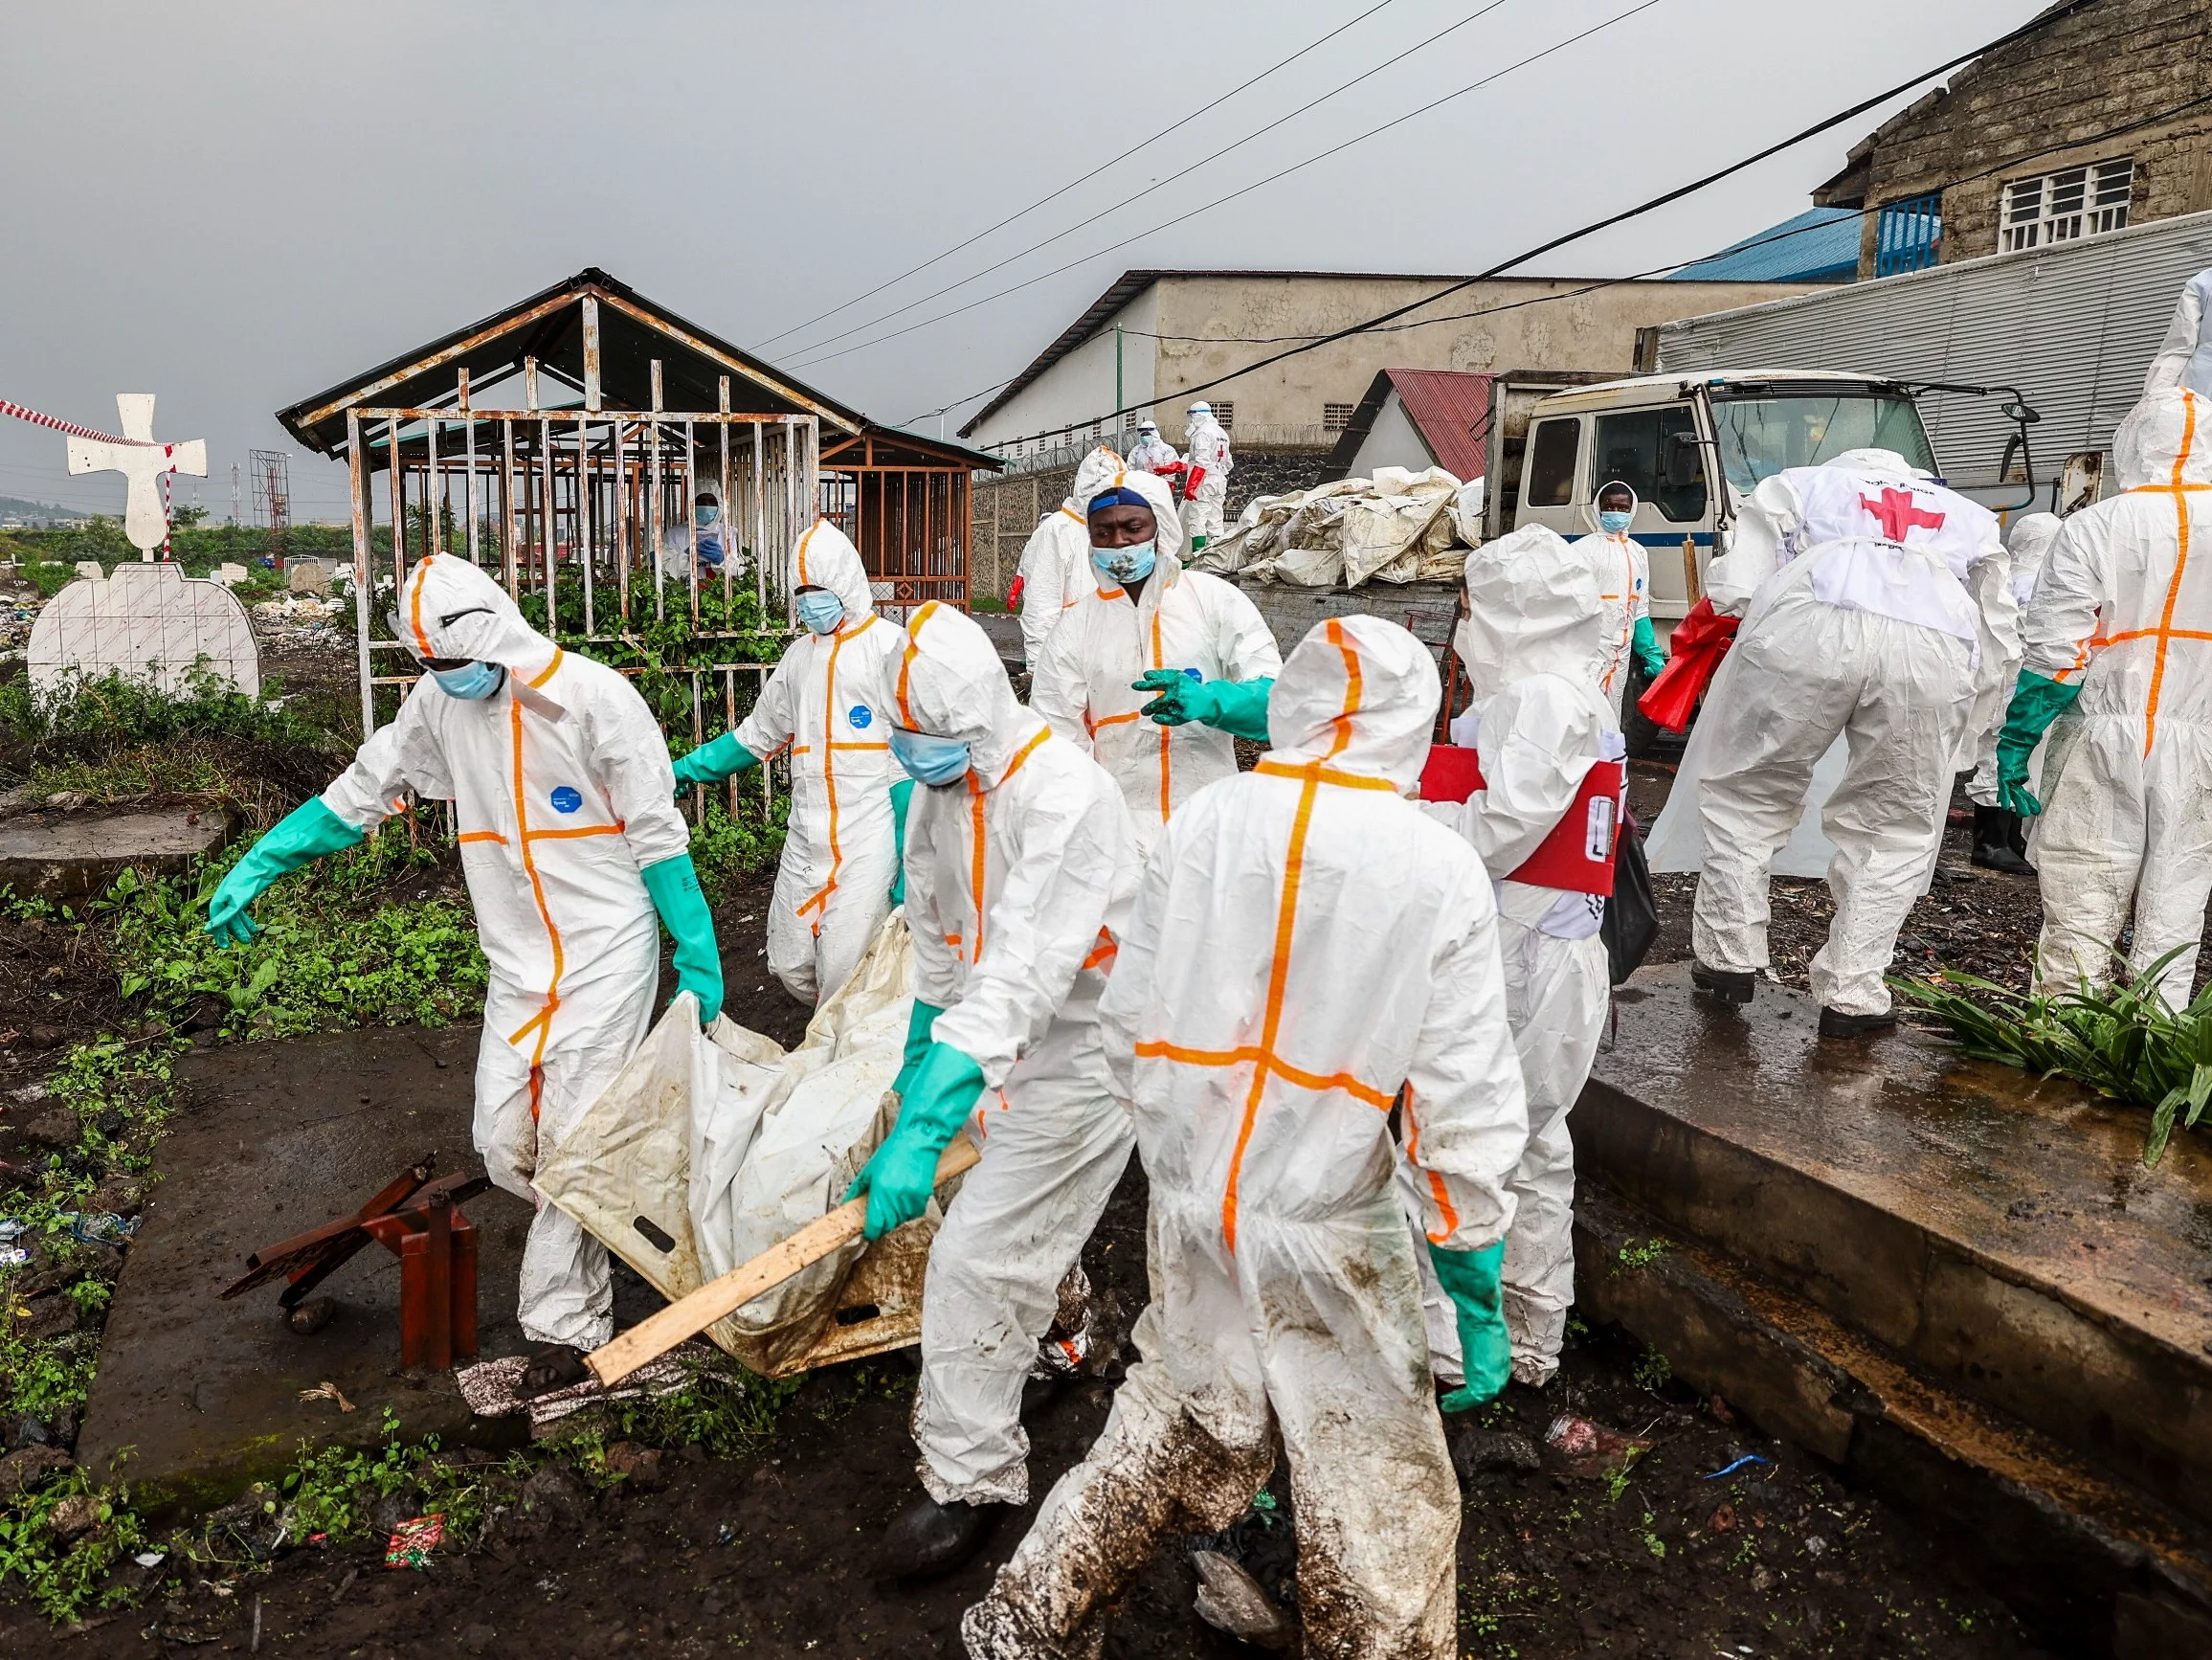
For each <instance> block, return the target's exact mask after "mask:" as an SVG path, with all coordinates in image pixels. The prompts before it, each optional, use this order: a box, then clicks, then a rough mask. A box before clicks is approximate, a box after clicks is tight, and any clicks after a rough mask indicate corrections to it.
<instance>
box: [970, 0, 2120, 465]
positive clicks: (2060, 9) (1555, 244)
mask: <svg viewBox="0 0 2212 1660" xmlns="http://www.w3.org/2000/svg"><path fill="white" fill-rule="evenodd" d="M2101 3H2102V0H2067V4H2065V5H2062V6H2057V7H2053V8H2052V9H2050V10H2049V11H2044V12H2042V13H2041V14H2039V15H2037V16H2035V17H2033V18H2030V19H2029V20H2028V21H2027V22H2026V23H2023V24H2022V25H2021V26H2020V27H2019V28H2018V29H2014V30H2011V31H2009V32H2008V33H2006V34H2000V35H1999V36H1998V37H1997V38H1996V39H1995V40H1992V41H1990V42H1989V43H1988V44H1987V45H1984V46H1979V47H1977V48H1976V49H1975V50H1973V51H1972V52H1966V53H1961V54H1960V55H1959V56H1956V57H1953V58H1950V59H1947V60H1946V61H1944V62H1942V63H1939V64H1936V65H1935V66H1934V67H1933V68H1932V69H1924V70H1922V71H1921V72H1920V73H1919V74H1917V75H1915V76H1913V77H1912V78H1911V79H1909V80H1905V81H1901V82H1899V83H1898V84H1897V85H1895V86H1892V87H1890V88H1889V89H1888V91H1886V92H1879V93H1876V94H1875V95H1874V96H1873V97H1871V98H1865V99H1861V100H1860V101H1858V102H1856V103H1854V104H1852V105H1850V106H1849V107H1848V108H1846V109H1841V110H1838V111H1837V112H1836V113H1835V114H1834V115H1831V116H1827V117H1825V118H1823V119H1822V120H1821V121H1818V122H1815V123H1813V124H1812V125H1811V126H1809V127H1806V128H1804V129H1803V130H1802V131H1799V132H1796V133H1793V134H1791V135H1790V136H1789V137H1788V138H1785V139H1780V140H1777V141H1776V143H1774V144H1771V145H1768V146H1765V147H1764V148H1763V149H1759V150H1754V152H1753V153H1752V154H1750V155H1748V156H1745V157H1744V158H1742V159H1741V160H1740V161H1734V162H1731V163H1730V164H1729V165H1728V166H1726V167H1724V168H1716V169H1714V170H1713V171H1712V172H1709V173H1707V174H1705V175H1704V176H1703V177H1702V178H1697V179H1692V180H1691V181H1690V182H1689V183H1687V184H1685V185H1677V186H1676V187H1675V188H1674V189H1672V190H1669V191H1662V192H1661V193H1660V194H1658V195H1656V196H1653V197H1651V198H1650V199H1648V200H1647V201H1643V202H1639V203H1638V204H1637V205H1636V206H1634V207H1631V208H1623V209H1621V210H1620V212H1619V213H1609V214H1607V215H1606V216H1605V217H1604V218H1601V219H1596V220H1593V221H1591V222H1590V223H1589V224H1586V225H1583V226H1580V227H1579V228H1577V229H1575V230H1573V231H1568V232H1565V233H1563V234H1561V235H1560V236H1553V238H1552V239H1551V240H1549V241H1547V242H1540V243H1538V244H1537V245H1536V246H1535V247H1533V248H1531V249H1528V250H1527V251H1525V252H1523V253H1520V254H1516V255H1514V256H1512V257H1511V258H1508V259H1502V260H1500V261H1499V262H1498V263H1497V264H1495V265H1492V266H1490V267H1489V269H1487V270H1486V271H1479V272H1477V273H1476V274H1475V275H1474V276H1472V277H1467V278H1463V279H1462V280H1459V281H1457V282H1454V283H1452V284H1451V285H1450V286H1448V287H1444V288H1440V289H1438V290H1437V292H1436V293H1434V294H1430V295H1427V296H1424V297H1423V298H1421V299H1419V300H1416V301H1413V302H1411V303H1407V304H1404V305H1395V306H1393V307H1391V309H1390V310H1388V311H1384V312H1380V313H1378V314H1377V315H1375V316H1374V317H1371V318H1368V319H1367V320H1366V321H1365V322H1363V323H1354V324H1351V325H1347V326H1345V327H1343V328H1339V329H1336V330H1333V331H1332V332H1330V333H1328V334H1324V335H1321V336H1319V337H1317V338H1315V339H1313V340H1311V341H1308V342H1307V343H1305V344H1304V345H1299V346H1293V347H1290V348H1287V349H1285V350H1283V351H1278V352H1274V353H1272V354H1270V355H1269V356H1266V357H1262V358H1260V359H1258V360H1257V361H1255V362H1252V363H1248V364H1245V365H1244V366H1243V367H1242V368H1241V369H1233V370H1229V371H1228V372H1227V373H1226V374H1220V375H1217V376H1215V377H1214V378H1213V379H1212V380H1208V381H1201V382H1200V383H1199V384H1197V385H1196V386H1192V387H1184V388H1182V389H1180V390H1179V391H1177V392H1175V393H1171V394H1170V395H1171V396H1174V397H1195V396H1197V395H1198V394H1200V393H1207V392H1211V391H1213V390H1214V389H1215V388H1216V387H1219V386H1226V385H1228V384H1229V383H1230V382H1231V381H1233V380H1240V379H1241V378H1242V377H1243V376H1245V375H1247V374H1253V373H1256V372H1258V371H1259V370H1262V369H1268V368H1272V367H1273V366H1274V365H1276V364H1278V363H1282V362H1284V361H1285V359H1288V358H1292V357H1299V356H1303V355H1304V354H1305V353H1307V352H1308V351H1316V350H1319V349H1320V348H1322V347H1324V346H1328V345H1329V344H1331V343H1332V342H1335V341H1339V340H1349V339H1351V338H1352V336H1353V335H1355V334H1373V333H1375V332H1378V331H1379V330H1380V328H1381V325H1384V324H1387V323H1395V322H1396V321H1397V320H1398V319H1399V318H1401V317H1403V316H1405V315H1407V314H1408V313H1409V312H1414V311H1419V309H1420V308H1421V307H1422V306H1424V305H1433V304H1434V303H1436V302H1437V301H1439V300H1441V299H1443V298H1444V296H1445V295H1447V294H1457V293H1460V292H1462V291H1463V290H1464V289H1467V288H1471V287H1473V286H1474V285H1475V284H1476V283H1478V282H1486V281H1488V280H1490V279H1491V278H1493V277H1499V276H1503V275H1504V274H1505V273H1506V272H1508V271H1510V270H1511V269H1512V268H1513V267H1514V266H1516V265H1525V264H1527V263H1528V262H1529V261H1530V260H1531V259H1534V258H1540V257H1542V256H1543V255H1546V254H1549V253H1552V252H1553V251H1554V250H1556V249H1559V248H1563V247H1565V246H1566V245H1567V244H1568V243H1570V242H1578V241H1580V240H1582V239H1583V238H1584V237H1585V236H1595V235H1596V234H1597V233H1598V232H1599V231H1604V230H1610V229H1611V228H1612V227H1613V226H1615V225H1620V224H1625V223H1626V222H1627V221H1629V220H1630V219H1635V218H1641V217H1642V215H1644V214H1646V213H1655V212H1657V211H1658V210H1659V209H1661V208H1664V207H1667V206H1670V205H1671V204H1673V203H1675V202H1678V201H1681V200H1682V199H1683V198H1684V197H1685V196H1690V195H1694V194H1696V193H1697V192H1698V191H1703V190H1708V189H1709V188H1711V187H1712V186H1713V185H1716V184H1718V183H1720V181H1721V180H1723V179H1726V178H1732V177H1733V176H1734V175H1735V174H1737V173H1740V172H1743V171H1744V170H1745V169H1747V168H1753V167H1755V166H1757V165H1758V164H1759V163H1760V162H1763V161H1766V160H1767V159H1769V158H1770V157H1772V156H1776V155H1779V154H1780V153H1781V152H1782V151H1783V150H1786V149H1790V148H1793V147H1794V146H1798V145H1800V144H1803V143H1804V142H1805V141H1806V140H1808V139H1813V138H1818V137H1819V136H1820V135H1821V133H1824V132H1827V131H1828V130H1830V129H1831V128H1833V127H1837V126H1841V125H1842V124H1843V123H1844V122H1847V121H1850V120H1852V119H1854V118H1855V117H1858V116H1861V115H1864V114H1866V111H1868V110H1870V109H1872V108H1874V107H1875V106H1876V105H1878V104H1883V103H1887V102H1888V101H1889V100H1891V99H1893V98H1898V97H1901V96H1903V95H1904V94H1905V93H1908V92H1910V91H1911V90H1912V89H1913V88H1914V87H1916V86H1918V85H1919V84H1920V83H1921V82H1922V81H1925V80H1931V79H1934V78H1935V77H1936V76H1939V75H1948V74H1949V73H1950V72H1951V71H1952V70H1954V69H1956V68H1958V67H1960V66H1961V65H1963V64H1967V63H1972V62H1973V61H1974V60H1975V59H1977V58H1979V57H1985V56H1988V55H1989V54H1990V53H1992V52H1998V51H2001V50H2002V49H2003V48H2005V47H2007V46H2009V45H2011V44H2012V43H2013V42H2014V41H2017V40H2023V39H2025V38H2026V37H2027V36H2029V35H2031V34H2038V33H2040V32H2042V31H2043V30H2044V29H2047V28H2049V27H2050V26H2052V25H2053V24H2056V23H2060V22H2063V21H2064V20H2065V19H2067V18H2068V17H2071V16H2072V15H2074V14H2075V13H2076V12H2078V11H2087V10H2088V9H2089V7H2091V6H2095V5H2099V4H2101ZM2074 142H2075V144H2079V143H2080V142H2082V141H2079V140H2076V141H2074ZM2067 147H2068V148H2071V147H2073V146H2072V145H2069V146H2067ZM2007 165H2008V166H2009V165H2011V164H2007ZM1614 280H1626V279H1614ZM1158 401H1159V400H1158V399H1157V398H1152V399H1150V400H1148V401H1147V402H1146V403H1144V404H1125V405H1123V406H1122V407H1121V408H1120V409H1116V410H1109V411H1106V412H1105V413H1104V414H1101V415H1087V416H1084V417H1083V418H1081V419H1079V420H1075V421H1071V422H1069V423H1068V424H1067V425H1065V426H1061V427H1052V428H1048V429H1046V430H1044V431H1042V432H1036V433H1026V434H1022V435H1020V436H1019V437H1011V438H1002V439H1000V440H998V442H996V443H994V444H993V445H992V448H993V449H1002V448H1004V447H1005V446H1006V445H1008V444H1018V443H1030V442H1034V441H1036V440H1038V439H1041V438H1048V437H1059V436H1061V434H1062V433H1066V432H1072V431H1073V430H1074V429H1075V428H1076V427H1079V426H1089V425H1091V424H1093V423H1103V422H1106V421H1110V420H1118V419H1120V418H1121V417H1122V416H1123V415H1131V414H1134V413H1135V412H1137V411H1138V410H1140V409H1146V408H1150V407H1151V404H1153V403H1157V402H1158Z"/></svg>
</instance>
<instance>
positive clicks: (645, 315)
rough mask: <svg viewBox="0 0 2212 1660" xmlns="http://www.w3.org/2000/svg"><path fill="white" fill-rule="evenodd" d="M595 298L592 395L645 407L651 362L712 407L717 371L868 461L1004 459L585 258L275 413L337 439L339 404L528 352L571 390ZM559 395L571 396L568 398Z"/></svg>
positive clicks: (427, 400)
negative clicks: (846, 395) (821, 380)
mask: <svg viewBox="0 0 2212 1660" xmlns="http://www.w3.org/2000/svg"><path fill="white" fill-rule="evenodd" d="M588 298H589V299H592V300H593V301H595V302H596V303H597V314H598V325H599V342H598V361H599V382H600V388H599V390H600V406H599V407H601V408H603V409H607V410H618V411H638V412H643V411H646V410H649V409H651V408H652V407H653V393H652V378H653V371H652V366H653V364H654V363H655V362H656V361H659V364H660V365H661V402H660V407H661V408H662V409H666V410H689V411H708V410H713V409H715V408H717V407H718V399H719V398H720V395H721V385H720V383H721V381H722V379H723V377H724V376H727V377H728V378H729V380H730V383H731V393H730V395H731V401H732V405H733V407H734V408H736V409H738V410H740V411H743V412H746V413H751V414H759V415H814V416H816V418H817V419H818V420H819V421H820V422H821V425H822V429H823V431H822V441H823V444H824V447H825V449H827V448H828V447H829V446H830V445H831V444H832V443H833V442H834V441H835V440H836V438H837V437H838V435H840V434H843V435H848V436H849V437H852V438H856V439H866V440H868V441H869V447H870V448H872V449H873V450H874V451H875V452H878V454H879V460H878V462H877V464H896V462H895V461H894V459H893V458H894V455H896V457H897V458H898V460H905V461H907V462H909V463H912V462H919V463H920V464H923V465H928V464H932V463H934V464H937V465H945V464H952V465H958V466H968V467H979V468H984V469H987V470H989V471H993V472H996V471H997V470H999V469H1000V468H1001V467H1003V466H1004V465H1005V463H1004V462H1003V461H1002V460H999V459H998V458H997V457H995V456H987V455H984V454H983V453H982V452H981V451H979V450H972V449H969V448H968V447H967V446H966V445H963V444H953V443H947V442H945V441H944V440H943V439H939V438H926V437H920V436H918V435H916V434H913V433H908V432H902V431H898V430H896V429H893V428H889V427H885V426H883V425H881V424H880V423H878V422H876V421H872V420H870V419H869V418H868V417H867V416H866V415H863V414H861V413H860V411H859V410H856V409H853V408H851V407H850V406H849V405H846V404H842V403H839V402H838V401H837V400H836V399H834V398H831V397H827V396H825V395H824V394H823V393H819V392H816V390H815V389H814V388H812V387H810V386H808V385H806V384H805V383H804V382H802V381H799V380H796V379H794V378H793V376H791V375H789V374H786V373H785V372H783V371H782V370H779V369H777V368H775V367H774V366H773V365H772V364H769V363H766V362H764V361H762V360H761V359H760V358H757V357H755V356H753V355H752V354H751V353H750V352H748V351H746V350H744V349H743V348H739V347H736V346H733V345H731V344H730V343H729V342H728V341H726V340H724V339H722V338H720V337H719V336H717V335H715V334H713V333H711V332H709V331H708V330H706V329H704V328H702V327H700V326H699V325H697V324H695V323H689V322H686V321H685V320H684V319H682V318H681V317H679V316H677V315H676V313H675V312H673V311H670V310H669V309H668V308H667V307H665V306H662V305H658V304H656V303H654V302H652V301H651V300H648V299H647V298H646V297H645V296H644V295H642V294H640V293H638V292H637V290H636V289H635V288H632V287H631V286H630V285H629V284H628V283H626V282H623V281H620V280H617V279H615V278H614V277H611V276H609V275H608V274H607V273H606V272H604V271H602V270H599V269H598V268H596V267H595V266H588V267H586V268H585V269H584V270H582V271H579V272H577V273H576V275H574V276H573V277H570V278H568V279H567V280H564V281H560V282H556V283H554V284H553V285H552V286H551V287H550V288H547V289H545V290H543V291H542V292H540V293H537V294H533V295H531V296H530V297H529V298H528V299H526V300H522V301H518V302H517V303H514V304H512V305H509V306H507V307H505V308H504V309H503V310H501V311H497V312H494V313H493V314H492V315H491V316H489V317H485V318H481V319H480V320H478V321H477V322H475V323H472V324H470V325H468V326H467V327H465V328H457V329H455V330H454V331H453V332H452V333H450V334H447V335H443V336H441V337H440V338H438V339H436V340H434V341H431V342H430V343H429V344H428V345H426V346H421V347H417V348H415V349H413V351H407V352H402V353H401V354H400V355H399V356H397V357H394V358H392V359H391V360H390V361H388V362H385V363H381V364H378V365H377V366H376V367H375V368H374V369H370V370H365V371H363V372H362V373H360V374H357V375H354V376H352V377H351V378H349V379H347V380H345V381H342V382H340V383H339V384H338V385H336V386H334V387H331V388H329V389H327V390H326V391H324V392H320V393H316V394H315V395H314V396H313V397H310V398H303V399H302V400H301V401H300V402H299V403H296V404H293V405H292V406H291V407H290V408H288V409H282V410H279V411H278V412H277V419H278V420H279V422H281V423H282V424H283V427H284V430H285V431H286V432H288V433H290V434H291V435H292V436H293V437H295V438H297V439H299V441H300V442H301V443H302V444H303V445H305V446H306V447H307V448H308V449H311V450H316V451H320V452H321V453H322V454H324V455H326V456H340V455H343V454H345V451H346V410H347V409H349V408H364V407H382V408H400V409H443V408H449V407H452V406H453V404H454V403H455V401H456V395H455V388H456V382H457V380H458V371H459V370H463V369H466V370H468V371H469V378H470V380H471V382H472V383H473V384H474V385H475V386H477V387H479V388H482V387H485V386H487V385H489V384H491V383H492V382H495V381H497V380H500V379H502V378H503V377H504V376H506V375H508V374H510V373H513V372H515V371H517V370H520V369H521V368H522V365H523V360H524V359H525V358H530V359H534V360H535V361H536V363H537V366H538V372H539V374H540V375H541V376H542V377H544V378H546V379H547V380H550V381H551V382H553V383H554V385H555V386H556V387H565V388H568V389H569V390H570V391H571V392H574V393H581V392H582V391H583V387H584V359H585V340H584V333H585V330H584V302H585V300H586V299H588ZM570 407H571V408H572V407H576V406H575V405H570Z"/></svg>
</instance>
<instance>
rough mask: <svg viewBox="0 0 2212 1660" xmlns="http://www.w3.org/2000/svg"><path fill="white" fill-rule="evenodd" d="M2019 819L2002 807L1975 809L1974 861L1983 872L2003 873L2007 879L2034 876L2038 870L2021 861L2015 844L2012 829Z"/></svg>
mask: <svg viewBox="0 0 2212 1660" xmlns="http://www.w3.org/2000/svg"><path fill="white" fill-rule="evenodd" d="M2018 819H2019V815H2017V814H2014V813H2007V812H2006V811H2005V810H2004V809H2003V808H2002V807H1984V806H1982V805H1980V804H1979V803H1978V802H1977V803H1976V805H1975V809H1974V852H1973V854H1972V855H1971V860H1972V862H1973V863H1974V864H1978V865H1979V866H1981V868H1982V869H1984V870H2001V871H2003V872H2004V873H2005V874H2006V875H2007V876H2033V875H2034V874H2035V866H2034V865H2032V864H2029V863H2028V862H2027V861H2026V860H2024V859H2022V857H2021V856H2020V854H2019V852H2018V851H2017V850H2016V849H2015V848H2014V846H2013V844H2012V837H2013V825H2014V823H2016V822H2017V821H2018Z"/></svg>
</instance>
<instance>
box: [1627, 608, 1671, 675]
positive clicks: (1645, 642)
mask: <svg viewBox="0 0 2212 1660" xmlns="http://www.w3.org/2000/svg"><path fill="white" fill-rule="evenodd" d="M1628 649H1629V651H1630V652H1631V653H1633V654H1634V656H1635V658H1636V666H1637V667H1638V668H1640V669H1642V671H1643V678H1644V679H1645V680H1657V679H1658V678H1659V671H1660V670H1661V669H1663V668H1665V666H1666V653H1665V652H1664V651H1662V650H1660V649H1659V637H1658V636H1657V635H1656V634H1654V633H1652V632H1651V618H1650V617H1638V618H1637V619H1636V626H1635V627H1634V628H1633V629H1631V630H1630V631H1629V635H1628Z"/></svg>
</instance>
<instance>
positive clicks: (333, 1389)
mask: <svg viewBox="0 0 2212 1660" xmlns="http://www.w3.org/2000/svg"><path fill="white" fill-rule="evenodd" d="M300 1399H301V1400H302V1401H335V1402H338V1410H339V1411H341V1412H350V1411H352V1410H353V1402H350V1401H348V1400H346V1397H345V1396H344V1395H341V1394H340V1393H339V1392H338V1385H337V1384H335V1383H333V1382H331V1381H330V1380H328V1379H324V1380H323V1381H322V1382H321V1383H318V1384H317V1385H316V1386H315V1387H314V1388H312V1389H302V1390H301V1391H300Z"/></svg>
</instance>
